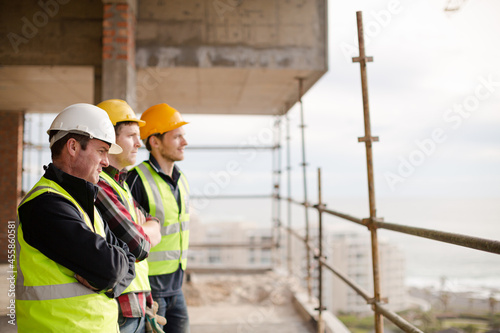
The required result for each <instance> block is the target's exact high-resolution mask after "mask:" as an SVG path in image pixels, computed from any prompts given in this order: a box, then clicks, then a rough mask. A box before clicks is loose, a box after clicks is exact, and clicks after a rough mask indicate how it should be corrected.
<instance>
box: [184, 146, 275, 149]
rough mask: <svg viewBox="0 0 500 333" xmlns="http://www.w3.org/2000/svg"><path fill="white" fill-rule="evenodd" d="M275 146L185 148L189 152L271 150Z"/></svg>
mask: <svg viewBox="0 0 500 333" xmlns="http://www.w3.org/2000/svg"><path fill="white" fill-rule="evenodd" d="M276 148H277V147H276V146H186V149H189V150H242V149H262V150H272V149H276Z"/></svg>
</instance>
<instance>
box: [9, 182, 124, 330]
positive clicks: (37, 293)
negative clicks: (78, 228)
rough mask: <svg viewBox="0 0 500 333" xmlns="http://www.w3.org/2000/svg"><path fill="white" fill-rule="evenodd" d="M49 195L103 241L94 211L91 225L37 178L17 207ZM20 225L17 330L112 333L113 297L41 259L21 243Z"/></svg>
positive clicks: (115, 327) (59, 192) (58, 190)
mask: <svg viewBox="0 0 500 333" xmlns="http://www.w3.org/2000/svg"><path fill="white" fill-rule="evenodd" d="M47 192H51V193H55V194H57V195H61V196H62V197H64V198H66V199H67V200H68V201H70V202H71V203H72V204H73V205H74V206H75V207H76V208H77V209H78V210H79V211H80V213H81V214H82V216H83V219H84V221H85V224H86V225H87V226H88V227H89V228H90V229H91V230H93V231H94V232H95V233H97V234H99V235H100V236H102V237H105V232H104V225H103V224H102V220H101V217H100V215H99V214H98V212H97V210H96V209H95V208H94V226H95V228H94V226H93V225H92V222H91V220H90V218H89V217H88V216H87V214H86V213H85V211H84V210H83V209H82V208H81V206H80V205H79V204H78V203H77V202H76V200H75V199H74V198H72V197H71V196H70V195H69V194H68V193H67V192H66V191H65V190H64V189H63V188H62V187H61V186H59V185H58V184H57V183H55V182H52V181H50V180H48V179H46V178H43V177H42V178H41V179H40V181H39V182H38V183H37V184H36V185H35V187H34V188H33V189H32V190H31V191H30V192H29V193H28V194H27V195H26V196H25V198H24V199H23V201H22V202H21V204H20V205H19V206H21V205H23V204H24V203H26V202H28V201H30V200H32V199H34V198H36V197H37V196H39V195H41V194H44V193H47ZM21 225H22V221H19V218H18V222H17V233H16V234H17V240H16V247H17V251H16V252H17V257H16V259H17V276H16V317H17V326H18V332H42V331H50V332H67V331H71V332H117V331H118V325H117V320H118V306H117V303H116V301H115V300H114V299H110V298H108V297H107V296H106V295H104V294H101V293H95V292H94V291H92V290H90V289H88V288H86V287H84V286H83V285H82V284H80V283H78V282H77V280H76V278H75V277H74V276H75V273H74V272H73V271H71V270H69V269H68V268H66V267H64V266H62V265H60V264H58V263H56V262H55V261H53V260H50V259H49V258H47V257H46V256H45V255H44V254H42V253H41V252H40V251H38V250H37V249H36V248H34V247H32V246H30V245H29V244H28V243H26V242H25V240H24V237H23V231H22V227H21Z"/></svg>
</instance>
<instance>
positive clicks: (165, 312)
mask: <svg viewBox="0 0 500 333" xmlns="http://www.w3.org/2000/svg"><path fill="white" fill-rule="evenodd" d="M141 120H144V121H146V124H145V125H144V126H142V127H141V128H140V132H141V139H143V140H145V144H146V148H147V149H148V151H149V152H150V155H149V160H147V161H144V162H142V163H141V164H139V165H138V166H136V167H135V168H134V169H132V170H131V171H130V172H129V175H128V177H127V183H128V185H129V186H130V189H131V191H132V195H133V196H134V198H135V199H136V200H137V202H138V203H139V204H140V205H141V206H142V207H144V208H145V209H146V210H147V211H148V212H149V213H150V214H152V215H154V216H156V217H158V218H159V219H160V221H161V225H162V228H161V234H162V239H161V242H160V244H158V245H156V246H155V247H154V248H153V249H151V253H150V254H149V258H148V264H149V282H150V283H151V290H152V294H153V299H154V300H155V301H156V302H158V305H159V310H158V314H159V315H160V316H163V317H165V318H166V319H167V324H166V325H165V326H164V330H165V332H169V333H170V332H172V333H178V332H179V333H181V332H182V333H185V332H189V318H188V313H187V306H186V301H185V299H184V295H183V293H182V289H181V288H182V281H183V278H184V272H185V270H186V263H187V251H188V245H189V187H188V183H187V180H186V177H185V176H184V174H183V173H182V172H181V171H180V170H179V168H178V167H177V165H175V162H178V161H182V160H183V159H184V147H185V146H186V145H187V141H186V139H185V138H184V129H183V128H182V126H183V125H185V124H187V122H185V121H184V120H183V119H182V117H181V114H180V113H179V112H178V111H177V110H175V109H174V108H172V107H171V106H169V105H167V104H165V103H163V104H158V105H155V106H152V107H150V108H149V109H147V110H146V111H145V112H144V113H143V114H142V116H141Z"/></svg>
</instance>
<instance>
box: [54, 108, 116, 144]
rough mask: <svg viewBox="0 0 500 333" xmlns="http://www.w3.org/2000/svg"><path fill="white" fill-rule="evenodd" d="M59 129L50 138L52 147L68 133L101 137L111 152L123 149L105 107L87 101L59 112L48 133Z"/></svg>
mask: <svg viewBox="0 0 500 333" xmlns="http://www.w3.org/2000/svg"><path fill="white" fill-rule="evenodd" d="M50 131H59V132H58V133H56V134H55V135H54V136H53V137H52V139H51V140H50V147H52V145H53V144H54V143H55V142H56V141H57V140H59V139H61V138H63V137H64V136H65V135H66V134H68V133H77V134H83V135H88V136H89V137H90V138H91V139H99V140H101V141H104V142H106V143H109V144H110V145H111V147H110V148H109V153H110V154H120V153H121V152H122V151H123V150H122V148H121V147H120V146H118V145H117V144H116V141H115V140H116V138H115V128H114V127H113V124H112V123H111V120H110V119H109V116H108V114H107V113H106V111H104V110H103V109H101V108H99V107H97V106H95V105H92V104H87V103H78V104H73V105H70V106H68V107H67V108H65V109H64V110H62V111H61V113H59V114H58V115H57V116H56V118H55V119H54V121H53V122H52V125H50V128H49V129H48V131H47V134H50Z"/></svg>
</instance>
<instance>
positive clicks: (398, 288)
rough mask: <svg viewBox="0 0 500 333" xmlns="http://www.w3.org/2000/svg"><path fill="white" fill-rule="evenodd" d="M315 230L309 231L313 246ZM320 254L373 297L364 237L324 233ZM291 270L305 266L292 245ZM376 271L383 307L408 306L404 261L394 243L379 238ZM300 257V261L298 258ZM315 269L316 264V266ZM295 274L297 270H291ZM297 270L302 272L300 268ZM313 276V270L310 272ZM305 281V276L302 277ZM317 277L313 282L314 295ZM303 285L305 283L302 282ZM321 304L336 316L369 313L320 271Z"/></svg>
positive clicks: (352, 294)
mask: <svg viewBox="0 0 500 333" xmlns="http://www.w3.org/2000/svg"><path fill="white" fill-rule="evenodd" d="M316 230H317V229H316V228H311V235H310V237H311V238H312V241H313V243H314V244H317V232H316ZM323 237H324V240H323V255H324V256H326V257H327V262H328V263H329V264H330V265H332V266H333V267H334V268H336V269H337V270H339V271H340V272H341V273H342V274H344V275H347V276H348V277H349V278H350V279H352V280H353V281H354V282H355V283H356V284H357V285H359V286H360V287H362V288H363V289H364V290H365V291H366V292H367V293H368V294H370V295H373V272H372V256H371V242H370V237H369V235H368V234H364V233H360V232H356V231H350V230H349V231H348V230H335V229H327V230H324V236H323ZM292 248H293V249H294V255H293V257H294V260H295V263H294V265H295V267H301V268H304V267H305V261H306V260H305V252H304V246H303V245H300V244H299V243H298V242H297V241H294V242H293V243H292ZM378 249H379V260H380V265H379V272H380V283H381V285H380V288H381V291H382V297H384V298H387V299H388V301H389V303H388V304H387V307H388V308H389V309H391V310H393V311H399V310H403V309H406V308H407V307H408V297H407V293H406V287H405V284H404V281H405V260H404V256H403V253H402V251H401V250H399V249H398V248H397V247H396V246H395V245H394V244H391V243H389V242H386V241H383V240H380V239H379V244H378ZM299 258H300V259H299ZM316 266H317V265H316ZM295 271H296V272H298V271H299V270H295ZM300 271H305V270H303V269H301V270H300ZM313 274H314V275H315V277H317V269H315V270H314V273H313ZM302 280H303V281H305V276H302ZM316 281H317V278H314V279H313V288H314V290H315V291H314V293H315V296H317V295H318V292H317V288H318V286H317V282H316ZM304 285H305V282H304ZM323 304H324V306H326V308H327V310H329V311H331V312H333V313H338V312H347V313H358V314H361V313H371V310H370V307H369V305H367V303H366V301H365V300H364V299H363V298H362V297H361V296H359V295H358V294H357V293H356V292H355V291H354V290H352V289H351V288H350V287H349V286H348V285H347V284H346V283H345V282H343V281H342V280H340V279H339V278H338V277H337V276H336V275H334V274H333V273H331V272H330V271H328V270H327V269H324V270H323Z"/></svg>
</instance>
